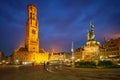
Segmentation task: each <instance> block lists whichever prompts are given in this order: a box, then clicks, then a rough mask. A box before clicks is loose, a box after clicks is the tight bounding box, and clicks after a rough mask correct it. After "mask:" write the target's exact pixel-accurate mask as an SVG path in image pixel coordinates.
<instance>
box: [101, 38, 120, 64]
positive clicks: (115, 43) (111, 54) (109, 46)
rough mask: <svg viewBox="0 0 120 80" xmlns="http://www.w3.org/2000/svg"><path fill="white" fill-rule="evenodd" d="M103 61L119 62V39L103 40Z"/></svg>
mask: <svg viewBox="0 0 120 80" xmlns="http://www.w3.org/2000/svg"><path fill="white" fill-rule="evenodd" d="M101 56H102V57H103V59H106V60H111V61H113V62H117V61H120V38H116V39H110V40H105V45H104V48H102V50H101Z"/></svg>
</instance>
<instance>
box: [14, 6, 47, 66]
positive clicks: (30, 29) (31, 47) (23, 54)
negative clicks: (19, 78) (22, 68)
mask: <svg viewBox="0 0 120 80" xmlns="http://www.w3.org/2000/svg"><path fill="white" fill-rule="evenodd" d="M38 30H39V29H38V21H37V8H36V6H35V5H32V4H29V5H28V19H27V24H26V40H25V47H19V48H16V49H14V54H13V60H14V62H15V63H18V62H32V63H37V64H39V63H43V62H47V61H48V53H47V52H45V51H44V50H43V49H40V48H39V37H38Z"/></svg>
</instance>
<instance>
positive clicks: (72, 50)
mask: <svg viewBox="0 0 120 80" xmlns="http://www.w3.org/2000/svg"><path fill="white" fill-rule="evenodd" d="M71 52H72V57H71V59H72V67H74V59H75V57H74V44H73V41H72V48H71Z"/></svg>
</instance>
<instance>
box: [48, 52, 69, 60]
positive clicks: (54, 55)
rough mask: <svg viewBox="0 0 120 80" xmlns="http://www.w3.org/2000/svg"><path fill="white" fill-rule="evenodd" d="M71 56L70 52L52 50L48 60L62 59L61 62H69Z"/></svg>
mask: <svg viewBox="0 0 120 80" xmlns="http://www.w3.org/2000/svg"><path fill="white" fill-rule="evenodd" d="M70 58H71V54H70V53H66V52H58V53H57V52H54V51H53V52H52V53H51V54H50V55H49V61H52V60H58V61H63V62H67V61H68V62H69V61H70Z"/></svg>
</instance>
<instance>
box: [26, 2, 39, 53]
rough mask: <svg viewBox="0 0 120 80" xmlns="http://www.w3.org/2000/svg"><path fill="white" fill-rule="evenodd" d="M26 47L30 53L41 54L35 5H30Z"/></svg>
mask: <svg viewBox="0 0 120 80" xmlns="http://www.w3.org/2000/svg"><path fill="white" fill-rule="evenodd" d="M25 47H26V49H27V50H28V51H30V52H39V38H38V21H37V8H36V6H35V5H33V4H29V5H28V19H27V24H26V41H25Z"/></svg>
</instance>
